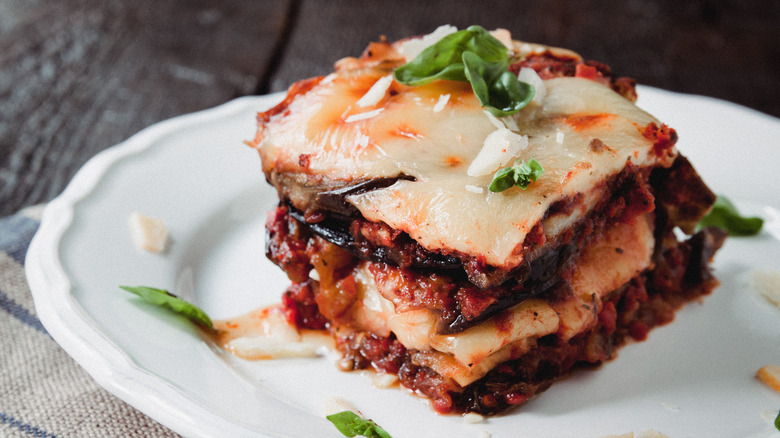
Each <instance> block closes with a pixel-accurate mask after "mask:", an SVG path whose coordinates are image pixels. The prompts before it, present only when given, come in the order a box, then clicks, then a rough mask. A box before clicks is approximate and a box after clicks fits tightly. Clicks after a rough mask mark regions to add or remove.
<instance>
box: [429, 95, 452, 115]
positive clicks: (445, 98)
mask: <svg viewBox="0 0 780 438" xmlns="http://www.w3.org/2000/svg"><path fill="white" fill-rule="evenodd" d="M449 100H450V95H449V94H440V95H439V100H437V101H436V105H434V106H433V112H435V113H438V112H439V111H441V110H443V109H444V107H445V106H447V102H449Z"/></svg>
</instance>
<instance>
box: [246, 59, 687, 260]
mask: <svg viewBox="0 0 780 438" xmlns="http://www.w3.org/2000/svg"><path fill="white" fill-rule="evenodd" d="M402 62H403V60H401V59H399V58H398V55H397V53H395V54H394V53H393V52H392V50H390V52H389V53H388V54H387V55H386V57H385V59H383V60H379V61H377V60H375V59H374V60H371V61H370V62H369V61H368V60H365V61H364V60H362V59H350V60H347V61H344V62H341V63H340V64H339V68H338V69H337V72H336V73H334V74H332V75H330V76H328V77H326V78H325V79H324V80H322V81H320V82H319V83H318V84H317V85H315V86H313V88H311V89H309V90H307V91H305V92H302V93H299V94H296V95H295V96H294V97H293V98H292V100H291V101H290V102H289V105H288V107H287V109H286V110H285V111H283V112H281V113H279V114H274V115H272V116H270V117H269V119H268V120H267V121H266V122H264V123H261V126H260V134H259V138H260V139H261V140H260V142H259V145H258V149H259V151H260V154H261V157H262V159H263V169H264V171H266V172H270V173H278V174H288V175H292V176H293V180H295V181H297V183H299V184H301V185H303V186H306V187H310V188H311V187H338V186H344V185H349V184H353V183H357V182H360V181H365V180H371V179H374V178H381V177H389V178H393V177H397V176H399V175H402V174H403V175H407V176H410V177H413V178H414V180H413V181H412V180H398V181H397V182H396V183H395V184H393V185H391V186H389V187H385V188H380V189H376V190H372V191H368V192H364V193H359V194H354V195H351V196H349V197H347V201H348V202H349V203H351V204H352V205H353V206H355V207H356V208H357V209H358V210H359V211H360V213H361V214H362V215H363V216H364V217H365V218H366V219H368V220H370V221H375V222H385V223H387V224H388V225H390V226H391V227H393V228H395V229H398V230H401V231H404V232H406V233H408V234H409V235H410V236H411V237H412V238H413V239H414V240H416V241H417V242H418V243H420V244H421V245H422V246H423V247H424V248H426V249H428V250H430V251H441V252H444V253H461V254H466V255H470V256H477V257H482V256H484V258H485V261H486V262H487V263H488V264H490V265H493V266H497V267H502V268H512V267H515V266H517V265H519V264H520V263H521V262H522V261H523V260H524V258H525V256H526V255H525V254H524V253H523V245H522V244H523V242H524V240H525V237H526V235H527V234H528V233H529V231H530V230H531V229H532V228H533V227H534V226H535V225H537V224H538V223H539V222H540V221H541V220H543V219H544V217H545V213H546V212H547V210H548V208H549V207H550V206H551V205H552V204H553V203H555V202H556V201H559V200H563V199H566V198H567V197H572V196H575V195H577V194H582V195H584V197H585V198H584V199H585V203H584V208H585V210H587V208H589V207H590V206H591V202H590V201H591V200H595V199H597V198H598V197H599V196H598V195H597V194H593V188H594V187H597V186H598V185H599V183H602V182H603V181H605V180H607V179H608V178H609V177H611V176H613V175H615V174H617V173H619V172H620V171H621V170H622V169H623V168H624V167H625V166H626V163H627V162H628V161H630V162H633V163H634V164H636V165H638V166H639V167H645V166H656V165H662V166H666V165H669V164H671V161H672V160H673V158H674V157H673V156H672V155H673V154H667V155H664V156H663V157H659V156H656V155H655V154H654V153H653V152H652V150H653V142H652V141H651V140H649V139H647V138H645V136H644V135H643V130H644V129H645V127H646V126H647V125H648V124H650V123H658V122H657V120H656V119H654V118H653V117H652V116H650V115H649V114H647V113H646V112H644V111H642V110H641V109H639V108H638V107H637V106H635V105H634V104H633V103H632V102H630V101H629V100H627V99H625V98H623V97H622V96H620V95H619V94H617V93H615V92H614V91H613V90H611V89H610V88H609V87H607V86H605V85H602V84H601V83H598V82H595V81H592V80H588V79H583V78H576V77H562V78H554V79H549V80H545V81H544V88H545V96H544V100H543V101H542V102H540V103H538V102H532V103H531V104H529V105H528V106H526V107H525V108H523V109H522V110H521V111H520V112H519V113H517V114H516V115H514V116H509V117H507V118H504V119H503V120H502V122H499V123H503V124H504V125H505V126H506V127H507V128H509V129H510V130H511V131H512V132H514V133H517V134H519V135H522V136H527V138H528V146H527V147H526V148H524V149H523V150H521V151H520V152H519V153H518V155H517V156H516V157H515V158H516V159H518V160H522V161H528V160H529V159H531V158H534V159H535V160H536V161H538V162H539V163H540V164H541V165H542V167H544V173H543V175H542V176H541V178H540V179H539V180H538V181H537V182H535V183H533V184H531V185H530V186H529V187H528V189H527V190H521V189H520V188H517V187H515V188H511V189H509V190H507V191H505V192H501V193H493V192H490V191H488V190H487V187H488V186H489V184H490V182H491V180H492V172H491V173H490V174H487V175H481V176H469V175H468V174H467V169H468V168H469V165H470V164H471V163H472V161H473V160H474V159H475V157H477V155H478V154H479V152H480V151H481V150H482V149H483V146H484V145H485V140H486V139H487V138H488V136H489V135H490V134H491V133H492V132H495V131H496V130H497V129H498V128H497V126H496V125H495V122H496V121H495V120H492V121H491V119H490V118H489V117H488V116H487V115H486V113H485V111H484V108H482V107H481V106H480V103H479V101H478V100H477V99H476V97H475V96H474V93H473V92H472V90H471V87H470V84H468V83H465V82H451V81H441V80H440V81H434V82H432V83H429V84H427V85H423V86H416V87H410V86H405V85H402V84H399V83H397V82H392V83H391V84H390V85H389V86H387V84H386V82H387V80H388V79H387V78H388V75H390V74H391V73H392V69H393V68H394V67H396V66H398V65H400V64H401V63H402ZM378 81H381V82H379V84H380V85H382V86H381V87H380V86H376V87H375V86H374V85H375V84H377V82H378ZM377 90H379V91H377ZM369 91H370V92H369ZM378 92H384V94H383V95H381V96H378V95H377V93H378ZM444 96H446V98H443V97H444ZM365 97H370V99H368V98H365ZM359 102H360V104H359ZM366 102H368V103H369V104H368V105H367V104H366ZM596 139H598V140H599V142H596V143H595V144H597V145H598V147H594V146H593V145H594V140H596ZM602 146H605V147H602ZM495 170H499V169H495ZM480 189H481V190H480ZM315 190H316V189H315ZM591 195H592V196H591ZM297 207H298V208H300V209H302V210H305V209H306V207H307V206H305V205H304V206H301V205H298V206H297ZM582 213H585V212H582ZM575 219H576V215H571V217H558V218H557V219H555V220H552V219H551V221H550V222H549V223H545V224H544V225H545V230H546V233H547V237H548V238H554V237H555V236H556V235H557V234H558V233H559V232H560V231H562V230H564V229H565V228H566V227H567V226H570V225H571V223H572V222H573V221H574V220H575Z"/></svg>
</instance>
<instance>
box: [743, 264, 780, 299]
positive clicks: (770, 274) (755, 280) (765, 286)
mask: <svg viewBox="0 0 780 438" xmlns="http://www.w3.org/2000/svg"><path fill="white" fill-rule="evenodd" d="M750 283H751V286H752V287H753V290H755V291H756V292H758V294H759V295H761V296H762V297H764V299H766V300H767V301H769V303H771V304H772V305H774V306H775V307H777V308H780V272H778V271H762V270H754V271H752V272H751V273H750Z"/></svg>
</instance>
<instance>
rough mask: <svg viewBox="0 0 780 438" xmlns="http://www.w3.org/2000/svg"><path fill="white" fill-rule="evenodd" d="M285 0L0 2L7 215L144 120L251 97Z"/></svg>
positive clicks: (0, 191)
mask: <svg viewBox="0 0 780 438" xmlns="http://www.w3.org/2000/svg"><path fill="white" fill-rule="evenodd" d="M289 7H290V3H289V2H286V1H267V2H262V3H253V6H252V7H251V8H247V7H245V4H244V2H243V1H241V0H236V1H220V2H206V1H188V0H180V1H155V0H140V1H139V0H136V1H132V2H123V1H102V0H80V1H71V0H69V1H62V2H49V1H41V2H37V3H36V2H29V3H27V2H13V1H5V0H3V1H2V2H0V16H1V17H2V19H0V32H1V33H0V216H2V215H5V214H9V213H12V212H14V211H16V210H18V209H19V208H20V207H22V206H25V205H31V204H35V203H38V202H43V201H47V200H49V199H51V198H52V197H54V196H55V195H57V194H58V193H59V192H60V191H61V190H62V189H63V188H64V186H65V184H66V183H67V182H68V181H69V180H70V179H71V178H72V176H73V175H74V173H75V171H76V170H77V169H78V168H79V167H81V166H82V165H83V163H84V162H86V160H87V159H89V158H90V157H91V156H93V155H94V154H96V153H97V152H99V151H101V150H102V149H104V148H107V147H109V146H112V145H114V144H116V143H118V142H120V141H122V140H124V139H126V138H128V137H129V136H131V135H132V134H134V133H135V132H137V131H139V130H141V129H142V128H144V127H146V126H149V125H151V124H153V123H155V122H157V121H160V120H163V119H166V118H170V117H172V116H175V115H179V114H183V113H188V112H192V111H197V110H200V109H204V108H209V107H213V106H215V105H218V104H220V103H223V102H226V101H228V100H230V99H232V98H235V97H237V96H242V95H247V94H253V93H254V92H255V91H256V89H257V87H258V83H259V78H260V77H262V76H264V75H265V74H266V71H267V70H268V66H269V65H270V60H271V57H272V54H273V53H274V50H275V47H276V46H277V44H279V43H280V42H281V41H282V40H283V38H282V36H283V35H284V31H285V29H286V25H287V17H288V12H289Z"/></svg>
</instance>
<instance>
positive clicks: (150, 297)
mask: <svg viewBox="0 0 780 438" xmlns="http://www.w3.org/2000/svg"><path fill="white" fill-rule="evenodd" d="M119 287H120V288H122V289H124V290H126V291H128V292H132V293H134V294H136V295H138V296H139V297H141V298H142V299H143V300H144V301H146V302H148V303H152V304H155V305H157V306H160V307H164V308H166V309H168V310H171V311H173V312H175V313H178V314H180V315H184V316H186V317H187V318H188V319H189V320H190V321H192V322H194V323H196V324H198V325H200V326H202V327H205V328H207V329H209V330H214V324H212V322H211V318H209V316H208V315H207V314H206V312H204V311H203V309H201V308H200V307H198V306H196V305H194V304H192V303H188V302H187V301H184V300H182V299H181V298H179V297H177V296H176V295H173V294H172V293H170V292H168V291H167V290H163V289H155V288H153V287H146V286H137V287H130V286H119Z"/></svg>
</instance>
